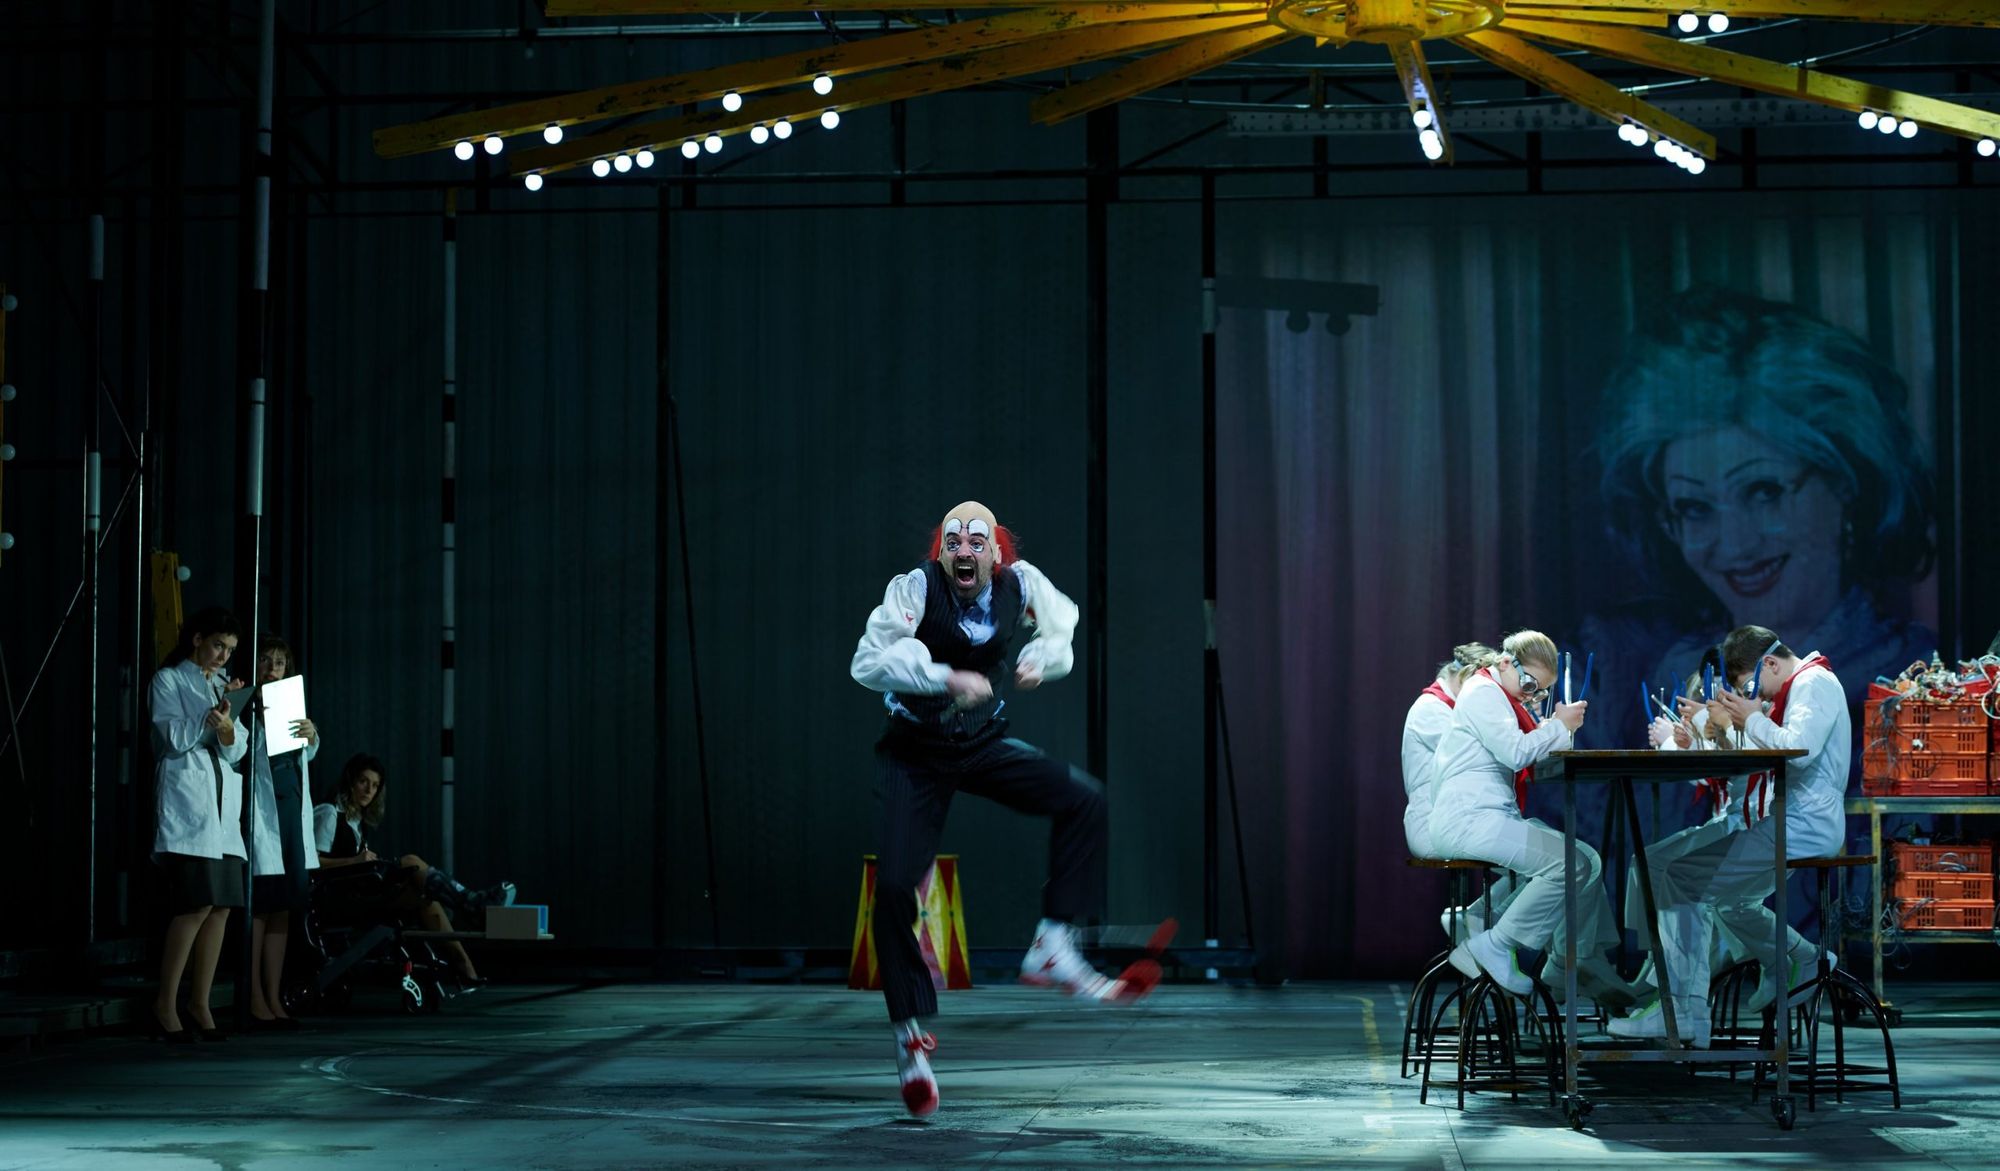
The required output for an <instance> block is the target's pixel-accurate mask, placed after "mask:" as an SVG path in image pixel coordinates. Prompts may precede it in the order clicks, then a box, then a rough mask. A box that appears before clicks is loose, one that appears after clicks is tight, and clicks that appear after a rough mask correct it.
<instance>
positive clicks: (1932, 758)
mask: <svg viewBox="0 0 2000 1171" xmlns="http://www.w3.org/2000/svg"><path fill="white" fill-rule="evenodd" d="M1861 779H1862V781H1863V782H1867V781H1878V782H1879V781H1915V782H1921V783H1932V782H1944V781H1949V782H1976V783H1977V786H1978V787H1976V788H1967V787H1965V785H1963V784H1957V783H1954V784H1953V785H1951V786H1950V787H1949V788H1948V789H1944V790H1939V792H1944V793H1951V794H1959V793H1966V794H1982V793H1985V792H1987V788H1986V785H1987V783H1988V782H1990V781H1991V779H1992V764H1991V760H1990V758H1989V756H1988V755H1987V754H1986V753H1984V752H1891V751H1889V750H1888V749H1886V748H1884V747H1882V746H1880V745H1876V744H1870V745H1869V746H1868V747H1867V748H1866V749H1864V750H1863V751H1862V753H1861ZM1863 791H1864V792H1876V791H1877V790H1874V789H1866V788H1864V790H1863ZM1915 791H1916V790H1911V792H1915Z"/></svg>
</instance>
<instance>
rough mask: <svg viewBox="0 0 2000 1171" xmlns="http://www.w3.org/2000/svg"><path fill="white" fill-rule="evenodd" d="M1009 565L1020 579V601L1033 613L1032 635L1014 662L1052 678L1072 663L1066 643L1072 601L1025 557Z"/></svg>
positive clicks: (1073, 616)
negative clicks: (1033, 627) (1033, 626)
mask: <svg viewBox="0 0 2000 1171" xmlns="http://www.w3.org/2000/svg"><path fill="white" fill-rule="evenodd" d="M1011 568H1012V569H1013V570H1014V573H1015V575H1016V576H1017V577H1019V578H1020V579H1021V605H1022V607H1023V609H1024V610H1025V611H1026V612H1029V613H1032V614H1033V615H1034V616H1035V637H1033V638H1031V639H1029V640H1028V645H1027V646H1024V647H1022V648H1021V653H1020V654H1019V655H1017V656H1015V659H1014V662H1015V663H1016V664H1017V665H1019V666H1023V667H1032V668H1035V669H1037V670H1039V671H1041V673H1042V681H1043V682H1045V683H1050V682H1054V681H1055V680H1057V679H1060V678H1062V677H1063V676H1065V675H1067V674H1069V672H1070V668H1071V667H1073V666H1075V665H1076V651H1075V648H1073V647H1072V646H1071V645H1070V641H1071V640H1072V639H1073V638H1075V637H1076V620H1077V609H1076V603H1075V602H1072V601H1070V600H1069V599H1068V598H1066V597H1064V596H1063V593H1062V591H1061V590H1058V589H1056V587H1055V586H1053V585H1050V584H1049V579H1048V578H1047V577H1046V576H1044V575H1043V573H1042V571H1041V570H1039V569H1036V568H1035V567H1034V566H1032V565H1030V564H1028V563H1027V562H1026V561H1016V562H1014V564H1013V565H1012V566H1011Z"/></svg>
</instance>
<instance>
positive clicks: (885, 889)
mask: <svg viewBox="0 0 2000 1171" xmlns="http://www.w3.org/2000/svg"><path fill="white" fill-rule="evenodd" d="M1006 728H1007V721H1005V720H1002V719H994V720H991V721H989V722H988V723H987V725H986V727H984V728H982V729H981V730H979V731H978V732H975V733H973V734H972V735H971V736H969V737H960V738H954V737H946V736H942V735H937V734H934V733H932V732H930V731H928V730H927V729H925V728H922V727H919V726H918V725H916V724H913V723H911V722H910V721H908V720H902V719H897V718H895V717H891V718H890V721H889V728H888V730H887V731H886V732H884V733H883V735H882V739H881V740H880V741H878V742H877V743H876V745H875V760H876V764H877V766H878V770H879V778H880V786H881V787H880V794H881V799H882V823H881V831H880V838H879V841H880V846H879V848H878V850H877V861H876V872H875V873H876V880H875V922H874V928H875V951H876V955H877V957H878V958H879V960H880V963H881V968H882V996H883V998H884V999H885V1000H886V1001H888V1006H889V1019H890V1020H891V1021H904V1020H909V1019H910V1018H912V1017H924V1016H930V1015H932V1014H934V1013H936V1012H937V989H936V987H934V986H933V985H932V983H931V974H930V969H929V968H928V967H926V966H925V964H924V956H923V951H922V949H921V948H920V947H919V946H918V944H917V938H916V931H915V926H916V922H917V885H918V884H919V883H921V882H922V881H923V879H924V875H925V874H927V873H929V871H930V868H931V862H932V861H933V860H934V859H935V858H936V857H937V847H938V839H939V838H940V837H942V836H943V834H944V823H945V817H946V815H947V814H948V813H950V812H951V799H952V797H953V796H955V795H956V794H958V793H959V792H961V791H963V792H966V793H970V794H972V795H973V796H975V797H984V798H986V799H987V800H989V801H997V802H999V803H1000V804H1002V805H1004V806H1006V807H1007V808H1009V809H1012V810H1014V811H1015V812H1017V813H1026V814H1030V815H1032V816H1036V817H1046V818H1048V819H1049V877H1048V881H1047V882H1046V883H1045V884H1043V886H1042V915H1043V916H1044V917H1045V918H1049V919H1054V920H1057V921H1059V922H1064V923H1068V922H1072V921H1074V920H1075V919H1077V918H1078V917H1080V916H1083V915H1090V914H1095V913H1096V911H1097V907H1095V906H1094V905H1091V904H1092V903H1094V901H1095V888H1096V883H1095V882H1094V875H1095V874H1096V872H1097V868H1098V866H1099V864H1100V862H1101V860H1102V858H1103V855H1104V837H1105V815H1104V787H1103V786H1102V785H1100V784H1099V783H1098V782H1097V780H1096V778H1094V777H1092V776H1090V775H1089V774H1088V773H1085V772H1083V771H1082V770H1080V769H1076V768H1072V767H1070V766H1069V765H1068V764H1066V763H1064V762H1062V761H1059V760H1053V759H1051V758H1050V757H1048V756H1047V755H1045V754H1044V753H1043V752H1042V751H1041V749H1039V748H1036V747H1035V746H1033V745H1032V744H1027V743H1025V742H1023V741H1020V740H1009V739H1006V738H1005V735H1006Z"/></svg>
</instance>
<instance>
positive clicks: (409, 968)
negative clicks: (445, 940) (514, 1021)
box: [286, 860, 471, 1013]
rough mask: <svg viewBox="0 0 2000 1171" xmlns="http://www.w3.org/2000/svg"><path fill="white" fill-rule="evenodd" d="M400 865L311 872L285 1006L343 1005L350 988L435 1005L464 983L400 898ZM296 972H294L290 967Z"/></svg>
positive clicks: (413, 1008)
mask: <svg viewBox="0 0 2000 1171" xmlns="http://www.w3.org/2000/svg"><path fill="white" fill-rule="evenodd" d="M407 883H408V875H407V872H406V871H405V870H404V869H403V868H402V867H400V866H398V865H397V864H396V863H395V862H393V861H387V860H383V861H376V862H369V863H361V864H357V865H353V866H342V867H339V868H334V869H322V870H315V871H313V877H312V889H311V894H310V898H309V900H308V902H307V906H306V913H305V915H304V924H305V926H304V930H303V931H302V932H299V933H297V934H296V935H295V938H300V939H301V940H302V945H303V949H304V952H305V955H304V957H303V962H298V963H288V964H287V965H286V973H287V979H286V983H287V985H288V987H287V989H286V1004H287V1007H291V1006H293V1005H295V1004H296V1005H297V1007H299V1008H300V1009H302V1010H303V1011H306V1012H330V1011H331V1012H337V1011H340V1010H342V1009H344V1008H346V1007H347V1006H348V1005H349V1004H350V1003H351V1002H352V1001H353V997H354V991H355V989H356V988H357V987H364V988H369V987H372V988H380V989H384V990H390V991H393V992H395V993H396V995H397V997H398V1000H399V1003H400V1005H401V1008H402V1010H403V1011H404V1012H405V1013H419V1012H426V1011H429V1012H436V1011H438V1010H439V1009H441V1008H443V1007H444V1004H445V1002H446V1001H448V1000H452V999H455V998H456V997H458V996H462V995H464V994H465V993H466V992H468V991H471V989H469V988H467V987H465V986H464V985H463V984H462V983H461V981H460V980H459V977H458V973H457V972H456V971H454V970H453V968H452V966H451V965H450V964H449V963H448V962H446V961H445V960H444V959H443V958H442V957H440V956H439V955H438V954H437V952H436V951H435V950H434V949H433V948H432V946H431V943H432V940H431V939H430V938H425V937H426V936H431V935H432V934H433V933H430V932H424V931H420V930H418V929H417V928H416V927H415V926H414V925H413V924H412V923H411V922H410V919H411V913H410V912H408V911H406V910H403V909H402V908H401V907H400V906H399V904H400V903H401V902H402V901H403V900H404V898H405V892H406V891H407V889H408V887H407ZM294 972H296V973H297V975H296V977H294V976H293V975H292V973H294Z"/></svg>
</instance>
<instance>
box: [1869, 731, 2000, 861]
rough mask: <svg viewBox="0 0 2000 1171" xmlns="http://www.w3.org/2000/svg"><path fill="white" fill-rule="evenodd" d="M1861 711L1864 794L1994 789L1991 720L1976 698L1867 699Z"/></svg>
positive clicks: (1964, 793) (1966, 793)
mask: <svg viewBox="0 0 2000 1171" xmlns="http://www.w3.org/2000/svg"><path fill="white" fill-rule="evenodd" d="M1862 710H1863V713H1864V714H1863V716H1862V740H1861V744H1862V748H1861V791H1862V792H1863V793H1864V794H1866V795H1868V796H1870V797H1984V796H1987V795H1988V794H1990V793H1991V792H1992V791H1993V764H1992V758H1991V757H1990V756H1989V755H1988V749H1989V747H1990V746H1991V740H1992V734H1991V731H1990V725H1991V721H1989V720H1988V719H1987V718H1986V713H1985V712H1984V711H1982V710H1981V709H1980V706H1979V703H1978V701H1977V700H1973V699H1963V700H1959V701H1957V702H1954V703H1927V702H1924V701H1921V700H1914V699H1896V700H1882V699H1871V700H1869V701H1868V702H1867V704H1866V705H1864V707H1863V709H1862ZM1989 869H1990V868H1989Z"/></svg>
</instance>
